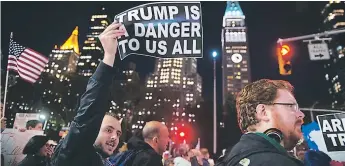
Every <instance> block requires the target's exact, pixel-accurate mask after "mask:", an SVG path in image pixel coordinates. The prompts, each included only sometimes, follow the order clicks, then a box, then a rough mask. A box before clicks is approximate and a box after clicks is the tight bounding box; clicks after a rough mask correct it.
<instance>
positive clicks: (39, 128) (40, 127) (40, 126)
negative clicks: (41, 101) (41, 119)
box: [29, 123, 43, 131]
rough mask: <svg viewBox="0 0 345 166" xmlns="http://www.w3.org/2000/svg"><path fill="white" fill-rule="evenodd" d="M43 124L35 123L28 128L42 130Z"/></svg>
mask: <svg viewBox="0 0 345 166" xmlns="http://www.w3.org/2000/svg"><path fill="white" fill-rule="evenodd" d="M42 126H43V124H42V123H37V124H36V126H35V127H31V126H29V130H37V131H42V130H43V127H42Z"/></svg>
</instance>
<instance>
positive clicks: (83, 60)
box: [78, 8, 109, 77]
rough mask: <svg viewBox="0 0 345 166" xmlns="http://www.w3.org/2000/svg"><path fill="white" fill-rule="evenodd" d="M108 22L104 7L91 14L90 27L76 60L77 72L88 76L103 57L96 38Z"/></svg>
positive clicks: (100, 46)
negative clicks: (77, 60)
mask: <svg viewBox="0 0 345 166" xmlns="http://www.w3.org/2000/svg"><path fill="white" fill-rule="evenodd" d="M108 24H109V17H108V15H107V14H105V8H102V10H101V11H100V12H99V13H98V14H95V15H92V16H91V19H90V29H89V31H88V33H87V35H86V38H87V39H86V40H85V41H84V43H83V48H82V51H81V56H80V58H79V62H78V74H79V75H81V76H86V77H90V76H91V75H92V74H93V73H94V72H95V70H96V68H97V65H98V64H99V62H100V60H101V59H102V58H103V48H102V45H101V43H100V42H99V40H98V35H99V34H101V33H102V32H103V31H104V29H105V28H106V27H107V26H108Z"/></svg>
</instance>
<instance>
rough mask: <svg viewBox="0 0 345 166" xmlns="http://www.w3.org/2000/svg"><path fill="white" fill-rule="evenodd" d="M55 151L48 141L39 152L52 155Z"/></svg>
mask: <svg viewBox="0 0 345 166" xmlns="http://www.w3.org/2000/svg"><path fill="white" fill-rule="evenodd" d="M52 153H53V149H52V146H51V145H50V144H49V143H48V142H47V143H46V144H45V145H43V147H41V149H40V151H39V154H40V156H45V157H50V156H51V155H52Z"/></svg>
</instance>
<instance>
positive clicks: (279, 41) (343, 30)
mask: <svg viewBox="0 0 345 166" xmlns="http://www.w3.org/2000/svg"><path fill="white" fill-rule="evenodd" d="M339 33H345V28H342V29H335V30H331V31H325V32H322V33H315V34H311V35H303V36H296V37H291V38H286V39H280V38H279V39H278V41H277V43H278V44H279V43H283V42H290V41H297V40H303V39H309V38H318V37H321V36H329V35H334V34H339Z"/></svg>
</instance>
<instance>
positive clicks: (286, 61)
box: [277, 45, 292, 75]
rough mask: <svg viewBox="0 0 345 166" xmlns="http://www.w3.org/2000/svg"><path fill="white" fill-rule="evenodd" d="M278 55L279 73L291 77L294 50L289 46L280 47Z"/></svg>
mask: <svg viewBox="0 0 345 166" xmlns="http://www.w3.org/2000/svg"><path fill="white" fill-rule="evenodd" d="M277 55H278V64H279V73H280V74H281V75H290V74H291V70H292V66H291V57H292V49H291V48H290V46H288V45H278V48H277Z"/></svg>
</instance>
